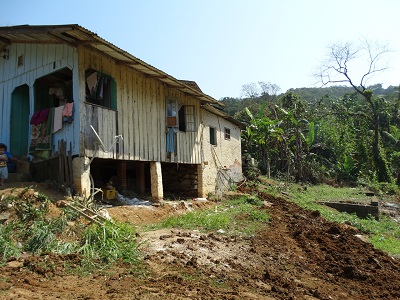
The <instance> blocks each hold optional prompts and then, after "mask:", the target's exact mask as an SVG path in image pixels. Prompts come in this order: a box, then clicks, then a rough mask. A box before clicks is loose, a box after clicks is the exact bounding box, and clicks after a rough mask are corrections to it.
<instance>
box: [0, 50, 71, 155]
mask: <svg viewBox="0 0 400 300" xmlns="http://www.w3.org/2000/svg"><path fill="white" fill-rule="evenodd" d="M21 55H22V57H23V64H22V66H18V65H17V62H18V57H19V56H21ZM76 62H77V52H76V49H75V48H73V47H70V46H67V45H39V44H12V45H11V46H10V56H9V59H8V60H6V59H0V109H1V112H0V141H2V142H5V143H7V144H9V142H10V138H11V137H10V130H9V127H10V118H12V117H15V116H10V113H11V95H12V92H13V91H14V89H15V88H16V87H18V86H21V85H23V84H27V85H28V86H29V94H30V96H29V97H30V116H32V114H33V113H34V98H33V97H34V95H33V92H34V84H35V80H36V79H37V78H40V77H43V76H46V75H48V74H50V73H53V72H56V71H57V70H60V69H62V68H65V67H68V68H70V69H74V67H75V66H76ZM74 100H75V102H79V97H77V96H76V95H74ZM77 116H78V114H77ZM28 122H29V120H28ZM78 125H79V122H74V123H72V124H70V125H69V126H67V128H66V129H63V130H61V131H59V132H57V133H56V134H55V135H54V136H53V142H54V145H55V150H57V147H58V146H57V144H58V143H57V141H58V140H61V139H64V140H66V141H68V142H70V141H71V142H73V153H74V154H78V152H79V139H77V141H78V142H75V140H74V137H75V136H79V126H78Z"/></svg>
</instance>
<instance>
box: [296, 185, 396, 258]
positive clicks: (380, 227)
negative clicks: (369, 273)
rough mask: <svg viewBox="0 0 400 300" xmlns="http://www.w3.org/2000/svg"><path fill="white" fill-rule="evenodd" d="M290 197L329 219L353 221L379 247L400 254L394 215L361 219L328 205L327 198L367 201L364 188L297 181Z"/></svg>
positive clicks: (332, 220)
mask: <svg viewBox="0 0 400 300" xmlns="http://www.w3.org/2000/svg"><path fill="white" fill-rule="evenodd" d="M290 196H291V197H290V200H291V201H293V202H295V203H296V204H298V205H299V206H301V207H303V208H306V209H309V210H318V211H319V212H320V213H321V215H322V216H323V217H324V218H326V219H327V220H328V221H331V222H337V223H345V222H347V223H350V224H351V225H352V226H354V227H356V228H358V229H359V230H360V231H361V232H362V233H363V234H365V235H367V236H368V238H369V240H370V241H371V243H372V244H373V245H374V247H375V248H377V249H381V250H383V251H386V252H387V253H389V254H390V255H393V256H396V257H400V226H399V224H397V223H396V222H395V221H394V220H393V219H391V218H389V217H385V216H381V217H380V220H379V221H377V220H375V219H374V218H372V217H371V218H368V219H361V218H358V217H357V216H356V215H355V214H348V213H344V212H338V211H336V210H333V209H330V208H328V207H326V206H324V205H321V204H318V202H323V201H341V200H355V201H360V202H363V200H365V194H364V193H363V190H362V189H354V188H334V187H331V186H327V185H316V186H310V187H308V188H307V189H306V190H304V189H302V188H299V187H298V186H295V185H293V186H292V187H291V189H290Z"/></svg>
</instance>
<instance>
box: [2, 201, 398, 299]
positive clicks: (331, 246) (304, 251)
mask: <svg viewBox="0 0 400 300" xmlns="http://www.w3.org/2000/svg"><path fill="white" fill-rule="evenodd" d="M259 197H260V198H261V199H263V200H265V201H268V203H269V205H266V206H265V207H264V208H263V209H265V210H267V212H268V213H269V214H270V216H271V220H270V223H269V224H268V225H267V226H266V227H265V228H260V229H259V232H258V233H257V234H256V235H255V236H253V237H250V238H240V237H237V236H227V235H223V234H218V233H217V232H215V233H202V232H201V231H198V230H191V231H188V230H179V229H164V230H159V231H154V232H147V233H142V232H140V226H141V225H142V224H145V223H151V222H153V221H157V220H160V219H162V218H164V217H166V216H169V215H171V214H178V213H184V212H185V211H187V210H190V209H197V208H201V207H204V206H205V205H213V203H211V202H207V204H199V203H196V202H191V201H186V202H184V203H183V204H181V203H175V204H168V205H161V206H158V207H151V208H143V207H142V208H137V207H136V208H135V207H114V208H112V209H109V214H110V215H111V216H113V217H114V218H116V219H119V220H120V221H124V222H125V221H126V222H132V223H134V224H136V225H137V226H138V230H139V240H140V242H142V244H141V250H142V251H143V252H144V253H145V258H144V263H145V265H146V266H147V267H148V270H149V272H148V273H147V274H142V275H140V274H139V275H138V274H134V273H133V272H132V271H131V269H129V268H127V267H126V266H124V265H122V264H121V265H118V266H115V268H113V269H112V270H110V271H109V272H108V274H107V275H98V274H93V275H89V276H85V277H78V276H73V275H68V274H66V273H65V271H64V269H63V263H64V262H65V261H69V262H71V263H73V262H74V261H75V260H76V257H74V256H66V257H65V256H64V257H60V256H56V255H44V256H41V257H29V256H23V257H21V258H19V259H18V260H15V261H10V262H9V263H8V265H7V266H5V267H2V268H0V271H1V275H0V299H270V300H271V299H340V300H342V299H360V300H361V299H362V300H364V299H400V284H399V282H400V262H399V260H398V259H395V258H392V257H390V256H388V255H387V254H385V253H384V252H382V251H379V250H376V249H374V248H373V247H372V246H371V245H370V244H369V243H368V242H365V241H363V240H362V239H360V238H359V237H357V236H356V235H359V232H358V231H357V230H356V229H354V228H353V227H351V226H349V225H343V224H334V223H330V222H327V221H326V220H325V219H323V218H322V217H321V216H320V214H319V213H318V212H312V211H306V210H304V209H301V208H299V207H298V206H296V205H294V204H293V203H291V202H288V201H286V200H285V199H283V198H274V197H272V196H270V195H263V194H260V195H259ZM190 204H191V205H190ZM24 265H25V266H26V267H27V268H23V266H24ZM49 266H51V267H49ZM46 270H47V271H46ZM49 270H50V271H49Z"/></svg>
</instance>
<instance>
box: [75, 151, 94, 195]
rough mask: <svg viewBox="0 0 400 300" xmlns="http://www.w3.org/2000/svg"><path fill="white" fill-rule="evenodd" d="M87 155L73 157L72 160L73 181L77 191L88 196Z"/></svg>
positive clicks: (88, 172) (88, 170) (88, 174)
mask: <svg viewBox="0 0 400 300" xmlns="http://www.w3.org/2000/svg"><path fill="white" fill-rule="evenodd" d="M89 161H90V160H89V158H87V157H75V158H74V159H73V160H72V173H73V182H74V186H75V189H76V191H77V193H78V194H79V195H81V196H83V197H86V198H89V197H90V164H89Z"/></svg>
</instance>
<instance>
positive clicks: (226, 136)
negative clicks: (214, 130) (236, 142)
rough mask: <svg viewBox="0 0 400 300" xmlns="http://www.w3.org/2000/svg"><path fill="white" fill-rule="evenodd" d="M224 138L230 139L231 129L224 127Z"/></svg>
mask: <svg viewBox="0 0 400 300" xmlns="http://www.w3.org/2000/svg"><path fill="white" fill-rule="evenodd" d="M225 139H226V140H230V139H231V130H230V129H229V128H226V127H225Z"/></svg>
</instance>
